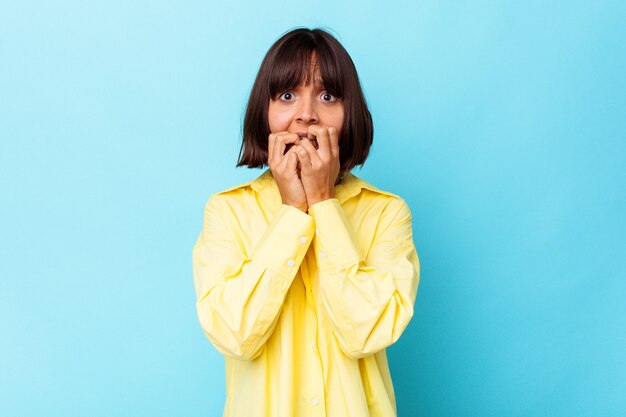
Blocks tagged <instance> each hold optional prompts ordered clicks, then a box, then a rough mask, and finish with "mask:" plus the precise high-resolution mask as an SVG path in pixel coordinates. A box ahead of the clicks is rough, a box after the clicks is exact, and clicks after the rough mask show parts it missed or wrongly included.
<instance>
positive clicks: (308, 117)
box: [296, 97, 318, 122]
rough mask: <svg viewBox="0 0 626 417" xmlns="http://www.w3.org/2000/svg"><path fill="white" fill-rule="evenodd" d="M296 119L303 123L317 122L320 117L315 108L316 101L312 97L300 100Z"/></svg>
mask: <svg viewBox="0 0 626 417" xmlns="http://www.w3.org/2000/svg"><path fill="white" fill-rule="evenodd" d="M296 117H297V119H298V121H301V122H317V118H318V115H317V110H316V108H315V100H314V99H313V98H310V97H305V98H303V99H302V100H300V105H299V106H298V110H297V114H296Z"/></svg>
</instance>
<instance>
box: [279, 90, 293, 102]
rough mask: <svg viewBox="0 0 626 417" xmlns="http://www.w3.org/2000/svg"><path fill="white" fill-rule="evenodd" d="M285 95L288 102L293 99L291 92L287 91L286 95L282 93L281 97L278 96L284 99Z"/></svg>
mask: <svg viewBox="0 0 626 417" xmlns="http://www.w3.org/2000/svg"><path fill="white" fill-rule="evenodd" d="M284 95H287V100H289V99H291V97H292V96H293V94H291V92H290V91H285V92H284V93H282V94H281V95H279V96H278V98H281V97H283V96H284Z"/></svg>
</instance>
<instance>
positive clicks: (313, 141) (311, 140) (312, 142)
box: [300, 135, 319, 149]
mask: <svg viewBox="0 0 626 417" xmlns="http://www.w3.org/2000/svg"><path fill="white" fill-rule="evenodd" d="M300 139H302V140H304V139H308V140H309V142H311V145H313V147H314V148H315V149H319V145H318V144H317V139H309V138H308V137H307V136H302V135H300Z"/></svg>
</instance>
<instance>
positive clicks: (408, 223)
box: [309, 198, 420, 359]
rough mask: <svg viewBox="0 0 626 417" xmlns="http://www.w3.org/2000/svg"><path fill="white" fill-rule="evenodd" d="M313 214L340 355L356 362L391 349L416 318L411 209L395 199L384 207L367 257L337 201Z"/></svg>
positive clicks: (416, 274) (321, 274) (326, 304)
mask: <svg viewBox="0 0 626 417" xmlns="http://www.w3.org/2000/svg"><path fill="white" fill-rule="evenodd" d="M309 214H310V215H311V216H313V218H314V220H315V224H316V227H317V229H318V232H317V234H316V236H315V239H314V241H313V247H314V250H315V255H316V259H317V264H318V270H319V271H318V272H319V280H320V288H321V293H322V302H323V305H324V307H325V310H326V312H327V313H328V315H329V317H330V322H331V327H332V330H333V334H334V335H335V337H336V338H337V340H338V342H339V345H340V347H341V349H342V350H343V352H344V353H345V354H346V355H347V356H349V357H351V358H353V359H358V358H361V357H364V356H367V355H372V354H374V353H376V352H378V351H380V350H382V349H384V348H386V347H387V346H389V345H391V344H393V343H394V342H396V341H397V340H398V339H399V338H400V335H401V334H402V332H403V331H404V329H405V328H406V326H407V325H408V323H409V321H410V320H411V318H412V317H413V306H414V303H415V298H416V295H417V287H418V284H419V278H420V265H419V259H418V256H417V252H416V249H415V246H414V244H413V236H412V216H411V212H410V209H409V207H408V205H407V204H406V202H405V201H404V200H403V199H401V198H395V199H393V200H392V201H391V202H390V204H388V205H387V206H386V207H385V209H384V210H383V213H382V214H381V215H380V218H379V219H378V221H377V224H376V232H375V236H374V241H373V243H372V246H371V248H370V250H369V251H368V254H367V257H363V255H362V253H361V251H360V249H359V245H358V241H357V238H356V235H355V234H354V232H353V231H352V230H351V226H350V224H349V222H348V220H347V218H346V216H345V214H344V212H343V209H342V207H341V205H340V204H339V201H338V200H337V199H336V198H330V199H327V200H323V201H320V202H318V203H315V204H313V205H312V206H311V207H309Z"/></svg>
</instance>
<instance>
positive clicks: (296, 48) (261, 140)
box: [236, 28, 374, 172]
mask: <svg viewBox="0 0 626 417" xmlns="http://www.w3.org/2000/svg"><path fill="white" fill-rule="evenodd" d="M312 124H316V125H321V126H327V127H335V128H336V129H337V131H338V132H339V151H340V157H339V159H340V162H341V168H340V170H341V172H345V171H349V170H351V169H352V168H353V167H354V166H356V165H362V164H363V163H364V162H365V160H366V159H367V155H368V153H369V149H370V147H371V145H372V141H373V134H374V128H373V124H372V117H371V114H370V112H369V110H368V108H367V103H366V102H365V97H364V95H363V92H362V90H361V86H360V83H359V79H358V75H357V72H356V69H355V67H354V63H353V62H352V59H351V58H350V56H349V55H348V53H347V52H346V50H345V49H344V48H343V46H342V45H341V44H340V43H339V42H338V41H337V40H336V39H335V38H334V37H333V36H332V35H330V34H329V33H328V32H326V31H324V30H322V29H313V30H310V29H304V28H298V29H294V30H292V31H290V32H288V33H286V34H284V35H283V36H282V37H281V38H280V39H278V40H277V41H276V42H275V43H274V44H273V45H272V46H271V48H270V49H269V51H268V52H267V54H266V55H265V58H264V59H263V62H262V63H261V67H260V69H259V72H258V74H257V77H256V80H255V82H254V85H253V86H252V91H251V92H250V98H249V100H248V105H247V109H246V114H245V117H244V125H243V142H242V146H241V150H240V153H239V161H238V162H237V165H236V166H243V165H246V166H248V167H249V168H260V167H263V166H265V165H267V156H268V154H267V142H268V136H269V134H270V133H273V132H278V131H290V132H292V133H297V132H306V131H307V127H308V126H309V125H312Z"/></svg>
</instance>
